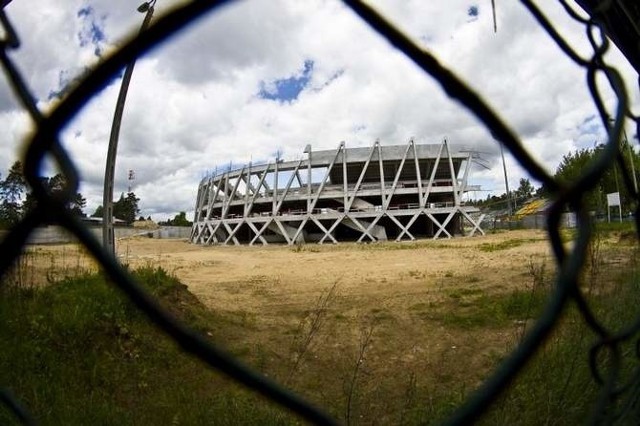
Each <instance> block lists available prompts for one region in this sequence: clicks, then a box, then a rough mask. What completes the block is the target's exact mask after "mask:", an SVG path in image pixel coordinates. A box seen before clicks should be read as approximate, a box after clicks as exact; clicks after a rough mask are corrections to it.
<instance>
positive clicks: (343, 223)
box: [191, 140, 484, 245]
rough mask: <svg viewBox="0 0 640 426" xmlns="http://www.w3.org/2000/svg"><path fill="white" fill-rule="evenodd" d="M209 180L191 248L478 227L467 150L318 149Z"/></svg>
mask: <svg viewBox="0 0 640 426" xmlns="http://www.w3.org/2000/svg"><path fill="white" fill-rule="evenodd" d="M304 152H305V153H306V154H307V155H306V158H302V159H300V160H296V161H281V160H277V161H274V162H271V163H268V164H262V165H246V166H243V167H242V168H239V169H236V170H228V171H225V172H222V173H219V174H216V175H214V176H211V177H207V178H204V179H203V180H202V181H201V182H200V185H199V188H198V197H197V201H196V206H195V218H194V224H193V228H192V232H191V241H192V242H194V243H199V244H229V243H233V244H236V245H238V244H254V243H256V242H260V243H262V244H265V245H266V244H269V243H287V244H297V243H308V242H318V243H324V242H328V241H330V242H333V243H338V242H339V241H359V242H360V241H386V240H389V239H395V240H396V241H400V240H402V239H411V240H414V239H416V238H434V239H435V238H439V237H442V236H445V237H449V238H450V237H452V236H454V235H464V234H465V229H464V228H465V225H468V229H467V232H466V235H473V234H474V233H475V232H476V231H477V232H480V233H483V234H484V232H483V231H482V229H481V228H480V222H481V221H482V217H478V216H477V214H478V209H477V208H475V207H473V206H466V205H465V204H464V202H463V201H462V198H463V194H464V193H465V192H468V191H473V190H478V189H479V188H478V187H477V186H470V185H468V184H467V179H468V176H469V169H470V167H471V163H472V161H471V160H472V154H471V153H470V152H452V151H451V150H450V148H449V144H448V143H447V141H446V140H445V141H443V142H442V143H441V144H429V145H423V144H416V143H414V141H413V140H411V141H409V143H408V144H407V145H395V146H382V145H380V143H379V142H376V143H375V144H374V145H373V146H372V147H370V148H351V149H347V148H346V146H345V144H344V142H342V143H341V144H340V145H339V146H338V148H337V149H336V150H326V151H315V152H312V150H311V146H310V145H307V147H306V149H305V151H304Z"/></svg>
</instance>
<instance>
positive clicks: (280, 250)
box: [118, 230, 552, 310]
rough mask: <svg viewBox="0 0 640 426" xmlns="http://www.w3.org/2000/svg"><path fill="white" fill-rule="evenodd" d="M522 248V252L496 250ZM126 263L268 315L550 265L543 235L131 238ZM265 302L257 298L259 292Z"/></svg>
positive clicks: (122, 246) (482, 281)
mask: <svg viewBox="0 0 640 426" xmlns="http://www.w3.org/2000/svg"><path fill="white" fill-rule="evenodd" d="M505 241H511V242H514V244H513V245H514V247H512V248H506V249H500V248H495V249H492V246H496V245H499V244H504V242H505ZM118 254H119V258H120V259H121V261H122V262H124V263H128V264H130V265H131V266H136V265H141V264H151V265H160V266H163V267H164V268H166V269H167V270H168V271H169V272H173V273H175V274H176V275H177V276H178V277H179V278H180V280H181V281H182V282H183V283H185V284H186V285H188V286H189V289H190V290H191V291H192V292H193V293H194V294H195V295H196V296H198V297H199V298H200V299H201V300H202V301H203V302H204V303H205V304H206V305H207V306H210V307H211V308H214V309H220V310H229V309H232V310H233V309H238V308H242V309H248V310H256V309H261V308H263V307H265V306H267V305H269V304H270V303H277V304H282V303H284V302H285V301H287V300H288V302H290V303H296V302H303V301H305V300H308V299H309V297H314V296H317V295H318V294H320V293H321V292H322V291H324V290H326V289H327V288H329V287H331V286H332V285H333V283H335V282H337V283H338V288H339V292H340V294H341V295H342V297H349V298H352V299H363V300H367V301H369V302H373V301H374V300H376V299H377V300H378V301H379V302H380V303H383V304H392V305H393V304H394V303H395V301H396V300H397V299H402V300H405V301H410V300H411V299H412V297H413V295H414V294H417V293H422V292H424V290H426V289H428V288H430V287H434V288H435V287H438V286H439V285H445V284H444V282H446V285H447V286H449V287H451V288H453V287H456V286H461V285H463V286H465V287H469V283H472V284H473V285H475V286H483V287H484V288H487V287H490V288H493V289H496V290H499V289H511V288H517V287H521V286H524V285H527V284H528V283H529V282H530V279H529V277H528V275H529V274H528V271H529V265H530V263H531V262H534V263H540V262H545V261H546V262H548V263H549V264H551V263H552V262H551V260H550V246H549V244H548V242H547V240H546V234H545V233H544V232H541V231H532V230H523V231H511V232H508V233H500V234H492V235H487V236H479V237H472V238H455V239H449V240H439V241H420V242H403V243H386V244H380V245H358V244H341V245H336V246H334V245H323V246H319V245H307V246H302V247H299V248H298V247H289V246H268V247H256V246H254V247H234V246H198V245H193V244H190V243H189V242H186V241H178V240H153V239H148V238H131V239H127V240H122V241H120V242H119V243H118ZM256 292H257V293H260V294H262V296H263V297H254V296H255V293H256Z"/></svg>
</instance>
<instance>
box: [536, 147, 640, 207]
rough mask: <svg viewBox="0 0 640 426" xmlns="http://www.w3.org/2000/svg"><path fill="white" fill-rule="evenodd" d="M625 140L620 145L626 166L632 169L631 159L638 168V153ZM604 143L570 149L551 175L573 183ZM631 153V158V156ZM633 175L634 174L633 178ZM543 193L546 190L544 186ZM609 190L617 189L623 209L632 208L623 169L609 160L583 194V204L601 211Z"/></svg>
mask: <svg viewBox="0 0 640 426" xmlns="http://www.w3.org/2000/svg"><path fill="white" fill-rule="evenodd" d="M629 148H630V147H628V146H627V142H626V141H623V142H622V144H621V147H620V152H621V153H622V158H623V162H624V164H625V168H626V169H627V170H629V172H631V161H633V163H634V167H635V169H636V170H639V168H638V166H639V165H640V157H639V156H638V154H637V153H636V152H634V151H633V150H630V149H629ZM603 150H604V145H598V146H596V147H594V148H592V149H590V148H585V149H581V150H578V151H576V152H570V153H569V154H566V155H564V156H563V157H562V161H560V164H559V165H558V168H557V169H556V173H555V175H554V177H555V178H556V179H557V180H558V181H559V182H560V183H562V184H565V185H567V186H568V185H570V184H572V183H574V182H575V181H576V180H577V179H578V178H579V177H580V176H581V175H582V174H583V173H584V171H585V170H586V169H587V168H588V167H589V166H590V165H591V163H592V162H593V161H594V160H595V159H596V158H597V156H599V155H601V153H602V151H603ZM630 157H631V158H630ZM632 179H633V178H632ZM544 192H545V193H547V194H548V193H549V191H548V189H547V188H544ZM612 192H620V199H621V202H622V206H623V209H625V210H631V209H633V208H634V207H635V206H634V203H635V202H634V201H633V197H632V196H631V192H630V191H629V189H628V188H627V186H626V185H625V184H624V181H623V179H622V171H621V169H620V166H619V164H618V163H617V162H616V163H614V164H611V165H610V166H609V167H608V168H607V169H606V170H605V172H604V174H603V176H602V177H601V178H600V180H598V182H596V184H595V186H594V188H593V189H592V190H590V191H588V192H586V193H585V194H584V195H583V201H584V203H585V206H586V207H587V209H589V210H595V211H599V212H604V211H606V209H607V200H606V194H609V193H612Z"/></svg>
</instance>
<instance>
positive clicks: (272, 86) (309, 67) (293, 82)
mask: <svg viewBox="0 0 640 426" xmlns="http://www.w3.org/2000/svg"><path fill="white" fill-rule="evenodd" d="M312 73H313V61H311V60H306V61H304V69H303V70H302V73H300V74H298V75H293V76H291V77H287V78H283V79H278V80H275V81H273V82H272V83H265V82H264V81H262V82H260V93H259V94H258V96H260V97H261V98H262V99H269V100H272V101H280V102H291V101H294V100H296V99H298V95H300V92H302V91H303V90H304V88H305V87H306V86H307V84H309V80H311V74H312Z"/></svg>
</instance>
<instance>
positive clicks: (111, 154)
mask: <svg viewBox="0 0 640 426" xmlns="http://www.w3.org/2000/svg"><path fill="white" fill-rule="evenodd" d="M155 3H156V0H150V1H148V2H146V3H142V4H141V5H140V6H138V12H140V13H146V15H145V16H144V21H142V26H141V27H140V33H142V32H144V30H145V29H146V28H147V27H148V26H149V22H151V17H152V16H153V6H154V5H155ZM135 63H136V60H135V59H133V60H132V61H131V62H130V63H129V64H128V65H127V68H126V69H125V71H124V76H123V77H122V85H121V86H120V93H119V94H118V100H117V101H116V110H115V112H114V113H113V123H112V124H111V135H110V137H109V148H108V150H107V165H106V167H105V172H104V190H103V196H102V205H103V209H102V244H103V246H104V249H105V250H106V251H108V252H109V253H111V254H112V255H113V256H115V254H116V246H115V238H114V233H113V180H114V175H115V168H116V153H117V151H118V137H119V136H120V123H121V122H122V113H123V111H124V102H125V100H126V99H127V91H128V90H129V82H130V81H131V75H132V74H133V67H134V65H135Z"/></svg>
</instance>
